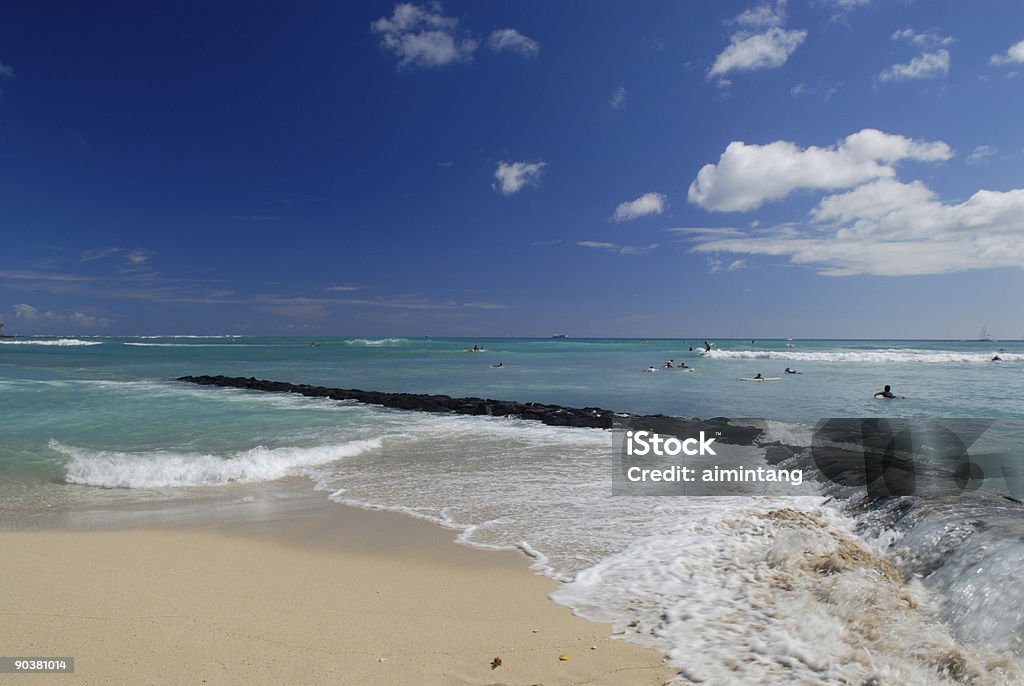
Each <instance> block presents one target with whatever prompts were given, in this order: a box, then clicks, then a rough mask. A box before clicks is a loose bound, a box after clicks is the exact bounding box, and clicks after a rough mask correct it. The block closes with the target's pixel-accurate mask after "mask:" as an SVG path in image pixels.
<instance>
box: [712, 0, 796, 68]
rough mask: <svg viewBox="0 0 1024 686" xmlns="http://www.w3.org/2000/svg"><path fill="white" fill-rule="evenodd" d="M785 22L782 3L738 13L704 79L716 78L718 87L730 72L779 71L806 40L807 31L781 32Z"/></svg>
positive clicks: (784, 7) (784, 9)
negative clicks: (730, 33)
mask: <svg viewBox="0 0 1024 686" xmlns="http://www.w3.org/2000/svg"><path fill="white" fill-rule="evenodd" d="M785 19H786V5H785V2H783V1H782V0H780V1H779V2H778V3H776V5H775V6H774V7H772V6H771V5H769V4H762V5H758V6H756V7H753V8H750V9H748V10H746V11H744V12H743V13H741V14H740V15H739V16H737V17H736V18H735V19H733V20H732V24H733V25H734V26H735V27H736V29H737V30H736V31H735V32H734V33H733V34H732V36H731V37H730V38H729V45H728V46H726V48H725V49H724V50H723V51H722V52H721V53H719V55H718V56H717V57H716V58H715V63H714V64H713V65H711V69H709V70H708V73H707V77H706V78H707V79H712V78H719V79H720V84H721V83H723V82H724V79H723V77H724V76H725V75H726V74H729V73H730V72H734V71H755V70H758V69H776V68H778V67H781V66H782V65H783V64H785V63H786V60H788V59H789V56H790V55H792V54H793V52H794V51H795V50H796V49H797V48H798V47H800V44H801V43H803V42H804V39H805V38H807V31H804V30H786V29H784V28H783V26H782V25H783V24H784V23H785Z"/></svg>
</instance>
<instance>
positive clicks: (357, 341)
mask: <svg viewBox="0 0 1024 686" xmlns="http://www.w3.org/2000/svg"><path fill="white" fill-rule="evenodd" d="M403 341H405V339H404V338H353V339H350V340H347V341H345V344H346V345H397V344H399V343H402V342H403Z"/></svg>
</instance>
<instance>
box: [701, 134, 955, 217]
mask: <svg viewBox="0 0 1024 686" xmlns="http://www.w3.org/2000/svg"><path fill="white" fill-rule="evenodd" d="M952 156H953V153H952V151H951V150H950V148H949V146H948V145H946V144H945V143H943V142H942V141H935V142H927V141H917V140H912V139H910V138H906V137H904V136H897V135H892V134H888V133H885V132H883V131H878V130H877V129H863V130H861V131H858V132H857V133H854V134H851V135H849V136H847V137H846V138H844V139H843V140H841V141H839V142H838V143H837V144H836V145H833V146H830V147H827V148H819V147H816V146H810V147H808V148H800V147H798V146H797V145H796V144H795V143H791V142H788V141H775V142H773V143H768V144H766V145H748V144H747V143H744V142H742V141H733V142H732V143H730V144H729V145H728V146H727V147H726V149H725V152H723V153H722V156H721V158H720V159H719V160H718V164H706V165H704V167H703V168H701V170H700V171H699V172H698V173H697V177H696V178H695V179H694V181H693V183H691V184H690V188H689V192H688V194H687V197H688V199H689V201H690V202H691V203H694V204H696V205H699V206H700V207H703V208H704V209H706V210H712V211H718V212H736V211H740V212H745V211H749V210H753V209H756V208H758V207H760V206H761V205H762V204H764V203H765V202H767V201H770V200H779V199H781V198H784V197H786V196H787V195H789V194H790V193H792V192H793V191H795V190H798V189H819V190H837V189H842V188H851V187H853V186H857V185H859V184H861V183H865V182H867V181H871V180H873V179H878V178H889V177H893V176H895V174H896V170H895V168H894V167H893V166H892V165H893V164H895V163H896V162H899V161H901V160H908V159H909V160H919V161H925V162H935V161H941V160H947V159H949V158H950V157H952Z"/></svg>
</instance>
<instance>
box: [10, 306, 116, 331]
mask: <svg viewBox="0 0 1024 686" xmlns="http://www.w3.org/2000/svg"><path fill="white" fill-rule="evenodd" d="M14 316H15V318H16V319H24V320H25V321H28V322H34V323H36V324H37V325H40V324H41V325H43V326H44V328H45V327H46V326H48V325H56V324H74V325H77V326H79V327H85V328H88V329H94V328H103V327H105V326H109V325H110V320H109V319H107V318H106V317H94V316H92V315H88V314H84V313H82V312H74V313H72V314H70V315H69V314H62V313H59V312H54V311H53V310H46V311H45V312H43V311H41V310H39V309H38V308H36V307H33V306H32V305H29V304H28V303H19V304H17V305H15V306H14Z"/></svg>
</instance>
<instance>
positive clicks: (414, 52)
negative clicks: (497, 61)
mask: <svg viewBox="0 0 1024 686" xmlns="http://www.w3.org/2000/svg"><path fill="white" fill-rule="evenodd" d="M458 24H459V20H458V19H453V18H451V17H445V16H444V15H442V14H441V5H440V4H434V5H432V6H431V8H430V9H426V8H423V7H420V6H418V5H413V4H411V3H401V4H398V5H395V9H394V12H393V13H392V15H391V17H381V18H380V19H378V20H377V21H375V22H373V23H371V24H370V27H371V28H372V29H373V31H374V32H375V33H378V34H380V37H381V38H380V44H381V45H382V46H383V47H385V48H387V49H388V50H390V51H391V52H393V53H395V55H396V56H397V57H398V67H399V68H402V67H408V66H418V67H441V66H444V65H446V64H451V63H452V62H466V61H469V60H471V59H472V58H473V52H474V51H475V50H476V48H477V44H476V41H474V40H473V39H471V38H463V39H459V38H458V36H457V35H456V30H457V29H458Z"/></svg>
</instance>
